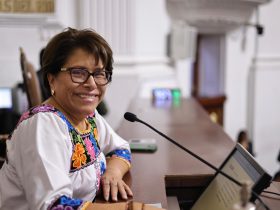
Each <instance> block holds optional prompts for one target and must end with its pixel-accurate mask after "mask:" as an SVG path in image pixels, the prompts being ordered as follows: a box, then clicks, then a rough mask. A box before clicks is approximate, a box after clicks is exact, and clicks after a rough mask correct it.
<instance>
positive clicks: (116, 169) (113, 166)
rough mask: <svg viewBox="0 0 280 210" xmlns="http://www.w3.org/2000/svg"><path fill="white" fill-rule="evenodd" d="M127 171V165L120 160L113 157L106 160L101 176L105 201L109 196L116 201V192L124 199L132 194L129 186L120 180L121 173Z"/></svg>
mask: <svg viewBox="0 0 280 210" xmlns="http://www.w3.org/2000/svg"><path fill="white" fill-rule="evenodd" d="M127 171H128V166H127V164H126V163H124V162H123V161H122V160H120V159H117V158H113V159H111V160H110V161H107V169H106V171H105V173H104V174H103V176H102V178H101V185H102V189H103V196H104V199H105V200H106V201H108V200H109V198H110V196H111V199H112V200H113V201H118V194H120V196H121V198H122V199H124V200H127V199H128V196H133V194H132V191H131V189H130V187H129V186H128V185H127V184H126V183H125V182H124V181H123V180H122V178H123V175H124V174H125V173H126V172H127Z"/></svg>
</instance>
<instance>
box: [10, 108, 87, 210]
mask: <svg viewBox="0 0 280 210" xmlns="http://www.w3.org/2000/svg"><path fill="white" fill-rule="evenodd" d="M69 138H70V137H69V132H68V129H67V126H66V124H65V123H64V122H63V121H62V120H61V119H60V118H59V117H58V116H56V115H55V114H51V113H38V114H36V115H34V116H33V117H31V118H29V119H27V120H24V121H23V122H21V123H20V124H19V126H18V127H17V129H16V130H15V131H14V133H13V135H12V138H11V141H14V142H13V143H14V144H13V145H14V146H13V147H14V148H12V149H14V152H17V158H16V159H15V160H14V161H15V162H14V166H15V169H16V171H17V173H18V178H19V179H20V183H22V187H23V189H24V191H25V194H26V199H27V201H28V203H29V206H30V208H31V209H49V208H50V207H51V206H54V205H55V206H59V205H60V206H62V207H63V206H69V205H71V207H72V208H73V209H78V208H79V207H81V206H83V205H84V204H85V202H84V201H82V200H80V199H72V194H73V190H72V185H71V180H70V178H69V176H68V175H69V169H70V159H69V158H70V157H71V149H72V148H71V141H70V139H69Z"/></svg>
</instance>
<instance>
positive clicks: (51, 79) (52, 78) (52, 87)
mask: <svg viewBox="0 0 280 210" xmlns="http://www.w3.org/2000/svg"><path fill="white" fill-rule="evenodd" d="M47 78H48V81H49V85H50V88H51V90H54V89H55V84H54V82H55V76H54V75H52V74H48V75H47Z"/></svg>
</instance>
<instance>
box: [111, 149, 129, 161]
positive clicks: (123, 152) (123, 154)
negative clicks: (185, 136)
mask: <svg viewBox="0 0 280 210" xmlns="http://www.w3.org/2000/svg"><path fill="white" fill-rule="evenodd" d="M107 156H109V157H120V158H123V159H125V160H127V161H128V162H131V154H130V151H129V150H127V149H117V150H114V151H112V152H110V153H109V154H108V155H107Z"/></svg>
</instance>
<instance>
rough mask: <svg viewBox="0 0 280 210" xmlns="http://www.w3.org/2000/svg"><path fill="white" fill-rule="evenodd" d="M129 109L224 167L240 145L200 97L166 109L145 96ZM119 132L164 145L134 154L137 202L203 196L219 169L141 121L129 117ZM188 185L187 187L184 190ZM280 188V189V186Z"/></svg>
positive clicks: (271, 204) (131, 178)
mask: <svg viewBox="0 0 280 210" xmlns="http://www.w3.org/2000/svg"><path fill="white" fill-rule="evenodd" d="M127 111H129V112H132V113H134V114H136V115H137V117H138V118H139V119H141V120H143V121H145V122H147V123H149V124H151V125H152V126H154V127H155V128H157V129H158V130H160V131H161V132H163V133H165V134H166V135H167V136H169V137H171V138H173V139H174V140H176V141H177V142H179V143H180V144H182V145H183V146H185V147H186V148H188V149H189V150H191V151H193V152H194V153H196V154H198V155H200V156H201V157H202V158H204V159H206V160H207V161H209V162H210V163H212V164H213V165H215V166H216V167H219V166H220V164H221V163H222V162H223V161H224V159H225V157H226V156H227V155H228V154H229V152H230V151H231V150H232V149H233V147H234V146H235V142H233V141H232V140H231V139H230V138H229V136H227V135H226V134H225V132H224V131H223V129H222V127H220V126H219V125H218V124H215V123H213V122H212V121H211V120H210V118H209V116H208V114H207V113H206V112H205V111H204V109H203V108H202V107H200V105H199V104H198V103H197V102H196V101H195V100H194V99H185V100H182V101H181V103H180V104H179V105H176V106H171V107H165V108H164V107H161V108H157V107H154V106H153V104H152V102H151V101H150V100H146V99H139V100H135V101H134V102H133V103H132V104H131V105H130V107H129V108H128V110H127ZM117 132H118V133H119V134H120V135H121V136H122V137H123V138H125V139H130V138H154V139H156V140H157V145H158V150H157V151H156V152H155V153H151V154H149V153H133V154H132V169H131V172H130V173H128V174H127V176H126V179H127V181H128V182H131V187H132V190H133V193H134V200H136V201H141V202H144V203H161V204H162V206H163V207H164V208H167V207H168V205H167V194H168V195H171V196H172V195H173V194H176V195H178V194H187V195H188V197H192V196H193V197H197V196H198V195H199V194H200V193H201V191H202V190H203V187H204V186H205V185H206V184H207V183H208V181H209V180H210V179H209V178H211V176H212V175H213V174H214V171H213V170H212V169H210V168H209V167H208V166H206V165H204V164H203V163H201V162H200V161H198V160H196V159H195V158H193V157H192V156H190V155H189V154H186V153H185V152H184V151H181V150H180V149H178V148H177V147H176V146H175V145H173V144H172V143H170V142H168V141H167V140H166V139H164V138H163V137H161V136H159V135H158V134H157V133H155V132H154V131H152V130H151V129H149V128H148V127H146V126H144V125H142V124H140V123H138V122H134V123H132V122H128V121H126V120H125V119H124V120H123V121H122V122H121V124H120V127H119V129H118V130H117ZM190 180H191V181H190ZM274 184H275V183H273V186H274ZM185 186H186V188H187V190H184V187H185ZM192 186H193V188H192ZM277 186H278V185H277ZM198 187H199V189H197V188H198ZM274 188H275V187H274ZM278 190H279V191H280V187H279V188H278ZM274 191H275V190H274ZM279 191H278V193H279ZM278 198H279V197H278ZM263 199H264V201H265V203H266V204H267V205H269V207H270V208H271V210H274V209H275V210H276V209H279V206H280V201H279V200H272V199H269V198H263Z"/></svg>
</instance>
